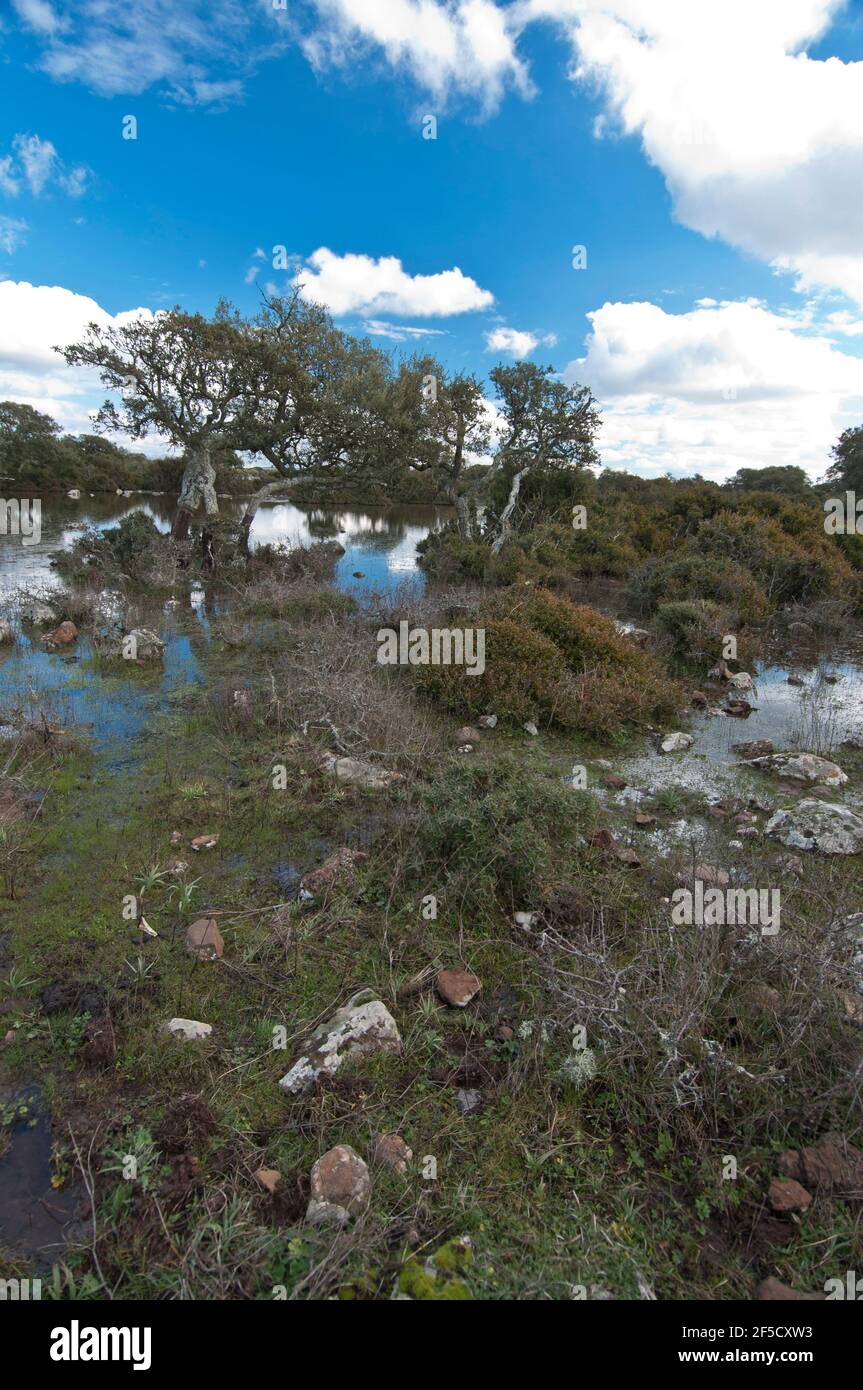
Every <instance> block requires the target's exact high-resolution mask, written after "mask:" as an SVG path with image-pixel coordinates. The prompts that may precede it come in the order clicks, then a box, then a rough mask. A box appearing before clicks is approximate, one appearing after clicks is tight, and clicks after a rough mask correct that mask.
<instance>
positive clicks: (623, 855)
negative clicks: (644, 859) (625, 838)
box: [614, 849, 641, 869]
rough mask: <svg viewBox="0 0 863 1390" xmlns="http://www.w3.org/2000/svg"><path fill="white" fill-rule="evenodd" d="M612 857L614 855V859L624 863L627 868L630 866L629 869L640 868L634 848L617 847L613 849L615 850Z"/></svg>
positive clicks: (639, 861)
mask: <svg viewBox="0 0 863 1390" xmlns="http://www.w3.org/2000/svg"><path fill="white" fill-rule="evenodd" d="M614 857H615V859H617V860H619V862H620V863H621V864H626V866H627V867H628V868H630V869H640V868H641V860H640V859H639V857H638V855H637V854H636V853H635V850H634V849H618V850H615V852H614Z"/></svg>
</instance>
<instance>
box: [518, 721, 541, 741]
mask: <svg viewBox="0 0 863 1390" xmlns="http://www.w3.org/2000/svg"><path fill="white" fill-rule="evenodd" d="M522 728H523V729H524V731H525V733H526V734H530V736H531V738H536V736H537V734H538V733H539V729H538V728H537V727H536V725H535V724H534V722H533V720H532V719H529V720H528V721H527V723H526V724H523V725H522Z"/></svg>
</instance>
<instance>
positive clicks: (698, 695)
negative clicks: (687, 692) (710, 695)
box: [691, 690, 707, 709]
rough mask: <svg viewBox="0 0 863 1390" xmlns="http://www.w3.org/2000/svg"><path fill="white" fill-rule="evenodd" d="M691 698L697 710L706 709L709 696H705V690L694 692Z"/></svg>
mask: <svg viewBox="0 0 863 1390" xmlns="http://www.w3.org/2000/svg"><path fill="white" fill-rule="evenodd" d="M691 698H692V703H693V704H694V705H695V707H696V709H706V707H707V696H706V695H705V693H704V691H703V690H693V692H692V696H691Z"/></svg>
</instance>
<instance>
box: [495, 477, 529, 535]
mask: <svg viewBox="0 0 863 1390" xmlns="http://www.w3.org/2000/svg"><path fill="white" fill-rule="evenodd" d="M529 472H530V468H520V469H519V471H518V472H517V473H516V475H515V477H514V478H513V480H512V486H511V487H510V489H509V500H508V501H507V504H506V506H505V507H504V509H503V511H502V512H501V514H500V521H499V523H498V533H497V535H496V536H495V538H494V540H493V541H492V546H491V553H492V555H497V554H498V553H499V551H500V548H501V546H502V545H503V543H504V541H505V540H507V539H508V537H509V536H510V535H511V534H512V525H511V522H510V518H511V516H512V514H513V512H514V511H515V504H516V502H517V501H518V494H519V491H520V490H521V480H522V478H523V477H524V476H525V474H526V473H529Z"/></svg>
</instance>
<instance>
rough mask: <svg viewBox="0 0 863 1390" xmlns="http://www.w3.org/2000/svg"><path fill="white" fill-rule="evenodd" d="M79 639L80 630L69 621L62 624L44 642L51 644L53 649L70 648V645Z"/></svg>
mask: <svg viewBox="0 0 863 1390" xmlns="http://www.w3.org/2000/svg"><path fill="white" fill-rule="evenodd" d="M77 638H78V629H77V628H76V626H75V624H74V623H72V622H69V620H68V619H67V620H66V622H65V623H61V624H60V626H59V627H58V628H55V630H54V631H53V632H50V633H49V634H48V636H47V637H45V638H43V641H45V642H50V644H51V646H52V647H68V646H69V645H70V643H72V642H75V641H77Z"/></svg>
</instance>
